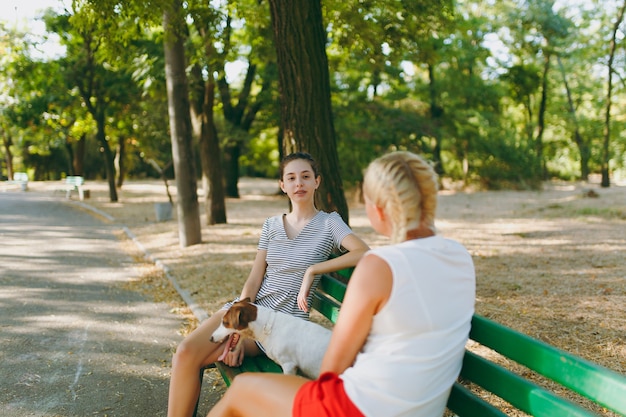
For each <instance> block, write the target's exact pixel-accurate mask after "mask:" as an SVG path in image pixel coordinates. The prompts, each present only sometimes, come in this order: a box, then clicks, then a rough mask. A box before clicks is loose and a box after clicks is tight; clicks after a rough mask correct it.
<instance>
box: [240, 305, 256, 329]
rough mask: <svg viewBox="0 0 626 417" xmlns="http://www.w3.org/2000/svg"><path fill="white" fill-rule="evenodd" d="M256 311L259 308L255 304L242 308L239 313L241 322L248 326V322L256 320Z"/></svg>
mask: <svg viewBox="0 0 626 417" xmlns="http://www.w3.org/2000/svg"><path fill="white" fill-rule="evenodd" d="M256 312H257V309H256V306H254V305H248V306H247V307H244V308H242V309H241V311H240V313H239V320H240V322H241V323H245V326H247V325H248V323H250V322H251V321H254V320H256Z"/></svg>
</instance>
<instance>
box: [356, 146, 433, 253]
mask: <svg viewBox="0 0 626 417" xmlns="http://www.w3.org/2000/svg"><path fill="white" fill-rule="evenodd" d="M363 191H364V193H365V194H366V195H367V196H368V198H369V199H370V200H372V202H373V203H374V204H375V205H377V206H379V207H381V208H383V210H384V212H385V213H386V215H387V216H389V218H390V221H391V225H392V234H391V240H392V241H393V242H401V241H404V240H405V239H406V235H407V232H408V231H409V230H412V229H416V228H418V227H419V226H420V224H423V225H424V226H426V227H428V228H430V229H431V230H433V232H435V225H434V223H435V211H436V208H437V174H436V173H435V171H434V170H433V168H432V167H431V166H430V165H429V164H428V162H426V160H424V159H423V158H421V157H419V156H417V155H415V154H413V153H410V152H392V153H389V154H387V155H384V156H382V157H380V158H378V159H376V160H375V161H373V162H372V163H371V164H370V165H369V167H368V168H367V170H366V172H365V179H364V184H363Z"/></svg>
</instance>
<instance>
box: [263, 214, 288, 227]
mask: <svg viewBox="0 0 626 417" xmlns="http://www.w3.org/2000/svg"><path fill="white" fill-rule="evenodd" d="M283 216H284V214H277V215H275V216H272V217H268V218H266V219H265V221H264V222H263V228H264V229H270V230H271V229H274V228H275V227H278V226H280V227H282V224H283Z"/></svg>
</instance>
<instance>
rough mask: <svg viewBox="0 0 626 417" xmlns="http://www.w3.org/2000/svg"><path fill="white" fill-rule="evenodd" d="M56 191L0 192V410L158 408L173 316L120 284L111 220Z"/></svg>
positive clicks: (126, 265)
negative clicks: (106, 220)
mask: <svg viewBox="0 0 626 417" xmlns="http://www.w3.org/2000/svg"><path fill="white" fill-rule="evenodd" d="M63 199H64V197H63V196H60V195H59V196H56V197H55V196H53V197H51V196H44V195H42V194H37V193H30V192H28V193H24V192H3V193H0V248H1V249H0V369H1V372H0V374H1V377H0V416H2V417H4V416H7V417H23V416H46V417H49V416H55V417H56V416H63V417H66V416H81V417H84V416H120V417H125V416H128V417H130V416H132V417H139V416H164V415H165V414H166V404H167V387H168V380H169V369H170V367H169V366H170V359H171V353H172V349H173V348H174V346H175V345H176V344H177V343H178V342H179V341H180V336H179V334H178V333H177V331H178V330H179V328H180V326H181V319H180V317H178V316H176V315H174V314H172V313H170V311H169V310H170V309H169V307H168V306H167V305H166V304H162V303H161V304H159V303H154V302H153V301H151V300H148V299H147V298H146V297H145V296H143V295H141V294H138V293H136V292H132V291H130V290H128V289H125V288H124V283H127V282H128V281H129V280H130V279H132V278H134V277H136V271H134V269H133V260H132V259H131V258H130V257H129V256H128V255H127V254H125V253H124V252H123V250H122V249H121V247H120V244H119V240H118V238H117V237H116V236H115V234H114V232H115V230H119V226H116V225H115V224H110V223H106V222H104V221H102V220H100V219H98V218H97V217H95V216H93V215H92V214H89V213H87V212H85V211H82V210H80V209H78V208H77V207H76V206H72V205H68V204H66V203H64V202H63Z"/></svg>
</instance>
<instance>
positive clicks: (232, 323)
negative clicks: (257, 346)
mask: <svg viewBox="0 0 626 417" xmlns="http://www.w3.org/2000/svg"><path fill="white" fill-rule="evenodd" d="M233 334H235V335H236V334H238V335H241V336H242V337H247V338H250V339H254V340H256V341H258V342H259V343H261V345H262V346H263V349H264V350H265V354H266V355H267V356H268V357H269V358H270V359H272V360H273V361H274V362H276V363H278V364H279V365H280V366H281V368H283V372H284V373H285V374H291V375H294V374H296V372H297V371H298V370H300V371H301V372H302V373H303V374H304V375H305V376H307V377H309V378H312V379H316V378H317V377H318V376H319V373H320V366H321V364H322V358H323V357H324V353H325V352H326V348H327V347H328V342H329V341H330V335H331V331H330V330H329V329H327V328H325V327H323V326H321V325H319V324H316V323H313V322H310V321H307V320H303V319H300V318H298V317H294V316H290V315H289V314H285V313H281V312H276V311H274V310H272V309H269V308H267V307H262V306H259V305H256V304H252V303H251V302H250V299H249V298H246V299H244V300H241V301H238V302H236V303H234V304H233V305H232V306H231V307H230V309H228V311H227V312H226V314H224V318H223V319H222V323H221V324H220V326H219V327H218V328H217V329H216V330H215V332H213V334H212V335H211V342H214V343H219V342H221V341H223V340H225V339H226V338H227V337H230V336H231V335H233ZM237 339H239V338H238V337H234V338H231V339H230V340H232V343H229V344H227V346H226V349H225V351H224V352H225V353H226V352H227V351H228V350H229V349H231V350H232V349H233V348H234V346H235V345H236V344H237V341H238V340H237Z"/></svg>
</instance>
